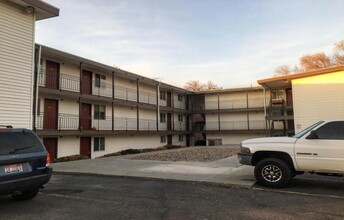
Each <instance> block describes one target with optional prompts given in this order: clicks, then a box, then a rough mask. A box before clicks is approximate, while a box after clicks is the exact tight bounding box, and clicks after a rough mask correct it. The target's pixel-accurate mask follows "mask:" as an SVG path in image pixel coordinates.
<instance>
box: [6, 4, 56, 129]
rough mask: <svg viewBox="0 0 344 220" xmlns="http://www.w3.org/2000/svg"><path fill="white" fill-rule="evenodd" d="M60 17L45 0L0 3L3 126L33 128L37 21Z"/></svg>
mask: <svg viewBox="0 0 344 220" xmlns="http://www.w3.org/2000/svg"><path fill="white" fill-rule="evenodd" d="M58 15H59V9H58V8H55V7H54V6H51V5H49V4H46V3H44V2H42V1H29V0H8V1H0V39H1V40H0V76H1V80H0V124H2V125H13V126H15V127H23V128H30V129H31V128H32V115H33V112H32V109H33V108H32V106H33V105H34V103H33V102H34V94H35V92H34V88H33V81H34V78H33V76H34V74H33V72H34V66H35V65H34V52H35V46H34V42H35V22H36V21H38V20H42V19H47V18H51V17H56V16H58ZM18 79H21V80H18Z"/></svg>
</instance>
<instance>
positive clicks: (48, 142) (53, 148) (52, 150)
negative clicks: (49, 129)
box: [43, 138, 57, 160]
mask: <svg viewBox="0 0 344 220" xmlns="http://www.w3.org/2000/svg"><path fill="white" fill-rule="evenodd" d="M43 144H44V146H45V149H47V151H48V152H49V154H50V158H51V159H52V160H54V159H57V138H43Z"/></svg>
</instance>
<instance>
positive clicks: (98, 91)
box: [34, 45, 189, 158]
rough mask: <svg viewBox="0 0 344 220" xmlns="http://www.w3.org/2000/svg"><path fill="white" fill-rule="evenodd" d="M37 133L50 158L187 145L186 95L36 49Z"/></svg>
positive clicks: (75, 58) (98, 65) (111, 69)
mask: <svg viewBox="0 0 344 220" xmlns="http://www.w3.org/2000/svg"><path fill="white" fill-rule="evenodd" d="M37 48H38V50H39V51H40V53H39V54H40V58H39V60H40V66H39V69H40V70H39V71H38V73H37V76H36V78H37V85H35V86H36V87H37V88H38V101H37V106H36V112H37V114H36V115H35V116H34V120H35V123H34V124H35V127H34V129H35V130H36V133H37V134H38V135H39V137H41V138H42V139H43V142H44V144H45V146H46V147H47V149H48V150H49V151H50V154H51V156H52V157H53V158H58V157H63V156H68V155H74V154H82V155H85V156H89V157H91V158H94V157H99V156H102V155H105V154H108V153H113V152H117V151H120V150H124V149H128V148H136V149H137V148H154V147H159V146H162V145H166V144H169V145H186V137H187V136H189V131H187V129H186V112H187V109H186V97H187V94H188V91H186V90H183V89H180V88H177V87H174V86H171V85H167V84H164V83H161V82H158V81H156V80H152V79H149V78H146V77H143V76H140V75H136V74H133V73H130V72H127V71H124V70H121V69H117V68H114V67H111V66H106V65H103V64H101V63H97V62H94V61H91V60H88V59H84V58H81V57H78V56H75V55H72V54H68V53H65V52H62V51H58V50H55V49H52V48H49V47H46V46H42V45H37Z"/></svg>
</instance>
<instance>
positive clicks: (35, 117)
mask: <svg viewBox="0 0 344 220" xmlns="http://www.w3.org/2000/svg"><path fill="white" fill-rule="evenodd" d="M41 53H42V46H41V45H38V48H37V57H36V60H35V61H36V62H35V75H34V97H33V101H34V114H33V120H32V123H33V126H32V127H33V130H34V131H35V132H36V129H37V128H36V125H37V115H38V112H37V111H38V76H39V72H40V62H41Z"/></svg>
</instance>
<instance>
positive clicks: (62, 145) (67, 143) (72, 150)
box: [57, 137, 80, 158]
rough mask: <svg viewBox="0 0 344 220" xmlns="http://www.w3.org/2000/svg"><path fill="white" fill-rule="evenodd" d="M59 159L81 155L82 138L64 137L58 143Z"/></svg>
mask: <svg viewBox="0 0 344 220" xmlns="http://www.w3.org/2000/svg"><path fill="white" fill-rule="evenodd" d="M57 145H58V147H57V158H59V157H65V156H70V155H76V154H80V138H78V137H62V138H59V139H58V141H57Z"/></svg>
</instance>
